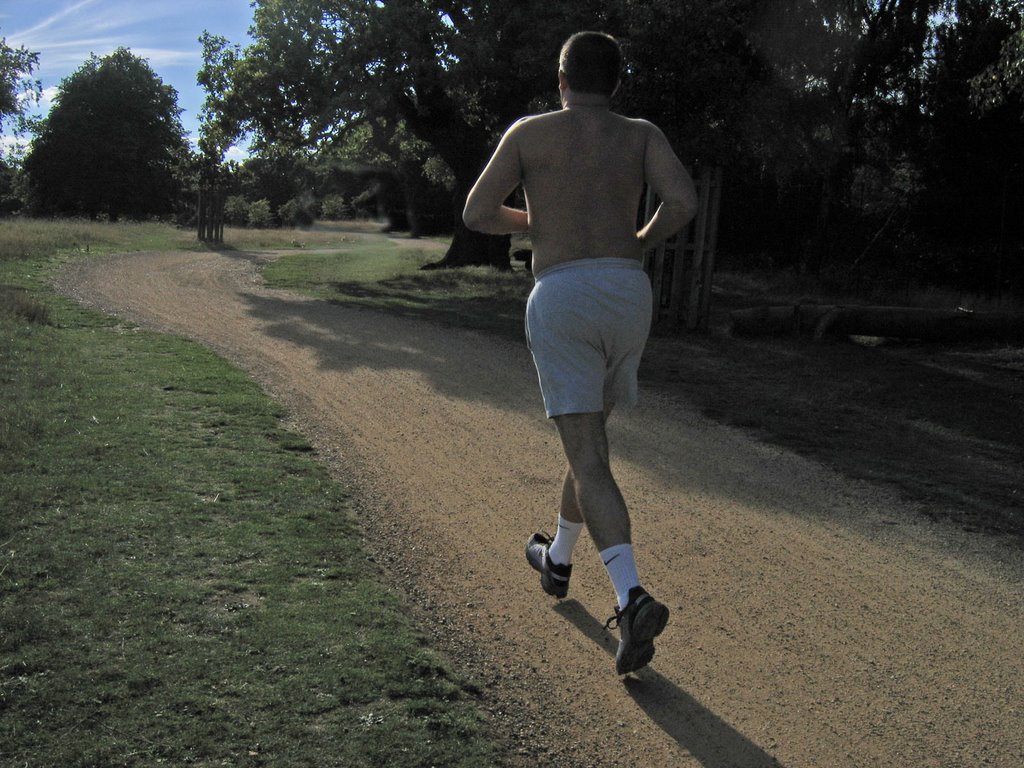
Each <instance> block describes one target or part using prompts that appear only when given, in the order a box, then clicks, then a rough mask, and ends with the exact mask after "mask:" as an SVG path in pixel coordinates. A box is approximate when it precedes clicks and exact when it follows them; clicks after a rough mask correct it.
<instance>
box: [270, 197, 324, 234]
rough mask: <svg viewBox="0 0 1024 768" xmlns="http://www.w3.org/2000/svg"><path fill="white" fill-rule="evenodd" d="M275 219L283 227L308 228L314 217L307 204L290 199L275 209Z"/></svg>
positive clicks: (296, 199)
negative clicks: (277, 219)
mask: <svg viewBox="0 0 1024 768" xmlns="http://www.w3.org/2000/svg"><path fill="white" fill-rule="evenodd" d="M277 217H278V218H279V219H280V220H281V225H282V226H285V227H308V226H309V225H310V224H312V223H313V221H314V220H315V218H316V216H315V213H314V211H313V209H312V208H311V206H310V205H309V204H308V203H304V202H303V201H302V200H299V199H298V198H292V199H291V200H289V201H288V202H287V203H285V204H284V205H282V206H281V207H280V208H278V209H277Z"/></svg>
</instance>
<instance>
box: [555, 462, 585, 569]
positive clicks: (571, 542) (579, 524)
mask: <svg viewBox="0 0 1024 768" xmlns="http://www.w3.org/2000/svg"><path fill="white" fill-rule="evenodd" d="M584 527H585V523H584V522H583V515H582V514H581V513H580V507H579V504H577V503H576V481H575V479H574V478H573V475H572V467H567V468H566V470H565V480H564V481H563V483H562V501H561V504H560V505H559V510H558V522H557V526H556V529H555V537H554V538H553V539H552V540H551V544H550V546H549V548H548V556H549V557H550V558H551V562H553V563H556V564H557V565H571V564H572V551H573V549H575V548H576V542H577V541H579V538H580V533H582V532H583V528H584Z"/></svg>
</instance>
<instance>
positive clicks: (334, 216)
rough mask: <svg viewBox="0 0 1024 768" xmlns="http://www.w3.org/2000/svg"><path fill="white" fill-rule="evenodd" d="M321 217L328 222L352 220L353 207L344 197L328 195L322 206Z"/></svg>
mask: <svg viewBox="0 0 1024 768" xmlns="http://www.w3.org/2000/svg"><path fill="white" fill-rule="evenodd" d="M320 213H321V215H322V216H323V217H324V218H325V219H327V220H328V221H340V220H342V219H351V218H352V206H351V205H349V203H348V201H347V200H346V199H345V196H344V195H328V196H327V197H325V198H324V201H323V203H321V205H320Z"/></svg>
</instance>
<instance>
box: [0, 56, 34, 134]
mask: <svg viewBox="0 0 1024 768" xmlns="http://www.w3.org/2000/svg"><path fill="white" fill-rule="evenodd" d="M38 65H39V54H38V53H34V52H32V51H29V50H28V49H26V48H25V47H24V46H21V47H19V48H11V46H9V45H8V44H7V40H6V38H2V37H0V128H3V127H4V123H5V121H9V120H11V119H12V118H13V122H14V127H15V129H17V130H19V131H21V130H24V129H25V128H26V127H27V125H28V123H27V120H26V117H25V107H26V106H27V104H28V103H29V101H30V100H31V99H32V98H38V97H39V93H40V87H39V83H38V81H33V80H31V79H30V77H31V75H32V72H33V71H34V70H35V68H36V67H37V66H38Z"/></svg>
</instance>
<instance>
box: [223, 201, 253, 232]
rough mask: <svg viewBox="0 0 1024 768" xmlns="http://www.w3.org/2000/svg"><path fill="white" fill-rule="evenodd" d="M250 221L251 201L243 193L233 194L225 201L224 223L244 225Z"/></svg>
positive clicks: (237, 225)
mask: <svg viewBox="0 0 1024 768" xmlns="http://www.w3.org/2000/svg"><path fill="white" fill-rule="evenodd" d="M248 222H249V202H248V201H247V200H246V199H245V198H244V197H242V196H241V195H231V196H230V197H228V198H227V199H226V200H225V201H224V223H225V224H231V225H232V226H235V227H244V226H245V225H246V224H247V223H248Z"/></svg>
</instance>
